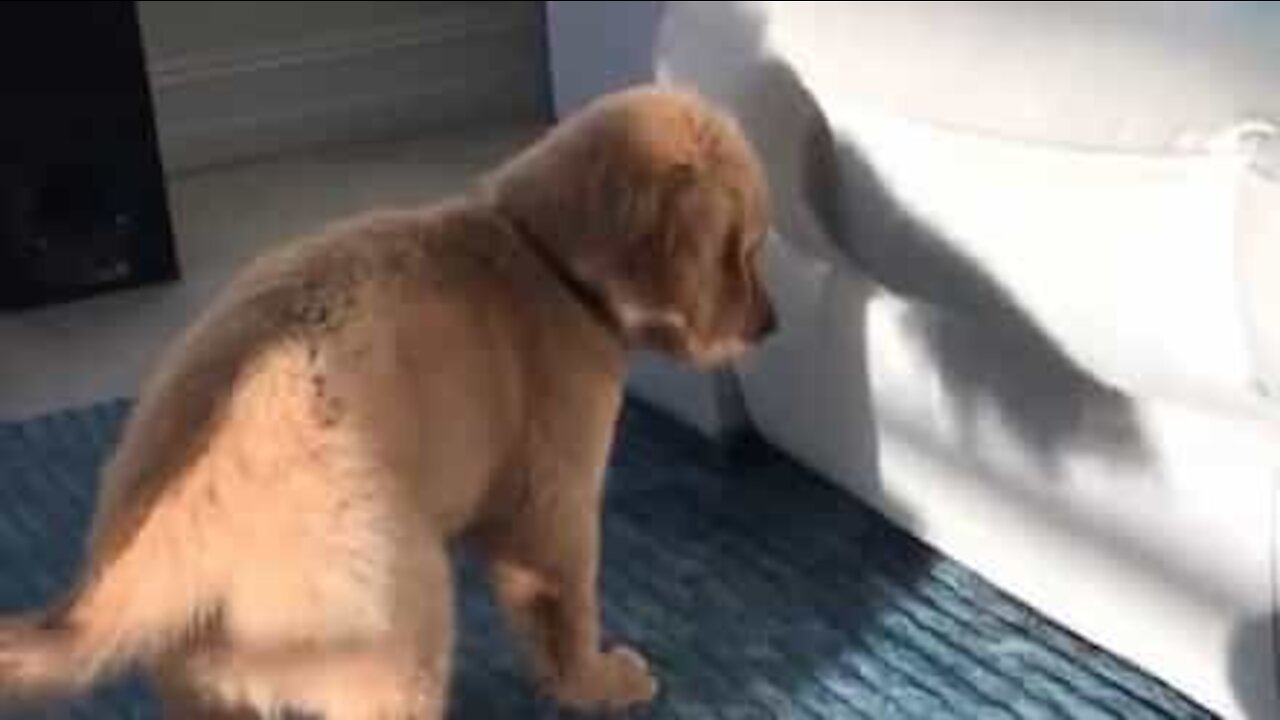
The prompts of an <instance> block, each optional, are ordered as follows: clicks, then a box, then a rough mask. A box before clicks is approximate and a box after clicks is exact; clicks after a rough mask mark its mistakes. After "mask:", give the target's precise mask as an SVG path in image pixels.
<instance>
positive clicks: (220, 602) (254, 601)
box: [0, 87, 773, 720]
mask: <svg viewBox="0 0 1280 720" xmlns="http://www.w3.org/2000/svg"><path fill="white" fill-rule="evenodd" d="M767 222H768V220H767V216H766V188H765V183H764V180H763V178H762V176H761V171H760V169H759V167H758V165H757V162H756V160H755V157H754V155H753V153H752V150H751V149H750V148H749V146H748V144H747V142H746V141H745V139H744V138H743V136H742V135H741V134H740V132H739V130H738V129H737V128H736V126H735V125H734V124H733V123H732V122H731V121H730V120H728V119H727V118H725V117H722V116H721V115H720V114H718V112H717V111H715V110H713V109H712V108H711V107H709V106H708V105H707V104H705V103H704V102H702V101H701V100H699V99H698V98H696V97H694V96H692V95H689V94H685V93H682V92H675V91H668V90H661V89H656V88H647V87H640V88H633V89H629V90H626V91H623V92H619V93H617V94H614V95H611V96H608V97H606V98H603V99H601V100H599V101H597V102H595V103H594V104H593V105H591V106H589V107H588V108H586V109H585V110H583V111H581V112H579V113H577V114H576V115H575V116H573V117H571V118H570V119H568V120H566V121H565V122H563V123H561V124H560V125H559V126H558V127H556V128H554V129H553V130H551V131H550V132H548V133H547V135H546V136H545V137H544V138H543V139H541V140H540V141H538V142H537V143H535V144H533V145H532V146H531V147H530V148H529V149H527V150H526V151H525V152H524V153H523V154H520V155H518V156H517V157H515V158H514V159H512V160H511V161H510V162H509V163H507V164H506V165H504V166H502V167H500V168H499V169H497V170H496V172H494V173H493V174H492V175H491V176H489V177H487V178H485V179H484V181H483V182H481V183H478V186H477V188H476V189H475V190H474V191H472V192H470V193H469V194H466V195H465V196H462V197H459V198H457V199H454V200H451V201H448V202H444V203H442V204H439V205H435V206H432V207H426V208H421V209H408V210H392V211H382V212H375V213H372V214H369V215H366V216H363V217H358V218H355V219H353V220H350V221H346V222H343V223H341V224H337V225H335V226H333V227H331V228H329V229H328V230H327V231H325V232H323V233H321V234H319V235H317V236H316V237H312V238H309V239H305V240H301V241H299V242H297V243H295V244H292V245H291V246H288V247H285V248H284V249H281V250H279V251H276V252H273V253H270V254H268V255H266V256H265V257H263V258H261V259H259V260H258V261H256V262H254V263H252V264H250V266H249V267H247V268H246V269H245V270H244V271H243V272H242V273H241V274H240V275H239V276H238V277H237V278H236V279H234V281H233V282H232V283H231V285H230V287H229V288H228V289H227V291H226V292H225V293H224V294H223V295H222V296H221V297H220V299H219V300H217V301H216V302H215V303H214V304H213V305H212V307H211V308H209V310H208V311H207V312H206V313H205V314H204V315H203V316H202V318H200V319H199V320H198V321H197V322H196V323H195V324H194V325H193V326H192V327H191V328H190V329H189V330H188V332H187V333H186V334H185V335H184V336H183V338H182V339H181V340H180V341H179V342H178V343H177V344H176V346H175V347H174V348H172V350H171V351H170V352H169V353H168V354H167V355H166V356H165V357H164V358H163V359H162V361H161V363H160V365H159V367H158V369H157V372H156V373H155V375H154V376H153V377H152V378H151V379H150V382H149V383H148V384H147V385H146V387H145V388H144V389H143V392H142V394H141V396H140V398H139V400H138V402H137V404H136V406H135V407H134V409H133V412H132V414H131V416H130V419H129V422H128V424H127V427H126V428H125V431H124V434H123V437H122V439H121V441H120V443H119V445H118V447H117V449H116V451H115V453H114V455H113V457H112V459H111V460H110V462H109V464H108V465H107V467H106V468H105V476H104V484H103V488H102V494H101V496H100V500H99V507H98V514H97V516H96V518H95V523H94V527H93V531H92V533H91V537H90V547H89V553H88V558H87V564H86V567H85V569H84V572H83V574H82V575H81V578H80V580H79V581H78V583H77V584H76V585H75V587H74V588H72V589H71V590H70V592H68V594H67V595H66V598H65V600H64V601H62V602H61V603H59V604H57V605H56V606H55V607H52V608H50V609H48V610H46V611H44V612H42V613H39V614H38V615H37V616H33V617H24V618H14V619H11V620H9V621H7V622H6V624H4V625H3V626H2V627H0V694H3V695H4V696H6V697H9V698H22V699H30V698H40V697H44V698H48V697H51V696H53V695H55V694H63V693H70V692H75V691H78V690H82V689H85V688H87V687H89V686H90V685H91V684H93V683H95V682H98V681H100V680H103V679H105V678H107V677H110V676H112V675H114V674H118V673H120V672H123V671H126V670H132V669H140V670H143V671H145V672H148V673H149V674H150V675H151V676H152V677H154V678H155V680H156V684H157V687H158V688H159V690H160V692H161V695H162V698H163V701H164V703H165V706H166V712H168V713H169V714H170V715H172V716H173V717H181V718H195V717H229V716H233V717H240V716H244V717H260V716H275V715H279V714H280V713H283V712H286V711H296V712H305V713H309V714H314V715H319V716H322V717H326V718H330V719H342V720H347V719H356V718H370V719H372V718H379V719H381V718H415V719H416V718H438V717H440V716H441V715H442V714H443V712H444V709H445V705H446V703H447V696H446V692H447V683H448V681H449V674H450V649H451V646H452V632H453V629H452V627H453V619H452V617H451V609H452V608H453V598H452V596H451V588H450V582H451V573H450V565H449V560H448V553H449V550H450V548H451V547H452V546H453V545H454V544H455V543H456V542H467V543H470V544H471V546H472V547H474V548H476V549H477V550H478V552H479V554H481V555H482V556H483V557H484V558H485V560H486V561H487V563H488V565H489V567H490V568H491V573H492V580H493V586H494V589H495V592H496V595H497V597H498V599H499V600H500V602H501V604H502V606H503V607H504V609H505V610H506V612H507V613H508V615H509V619H510V623H511V626H512V628H513V629H514V631H515V632H516V634H517V635H518V636H520V637H521V638H522V639H523V645H524V647H525V649H526V650H527V653H528V656H529V658H530V660H531V665H532V668H533V670H534V672H535V674H536V676H537V679H538V680H539V681H540V682H541V683H542V684H543V686H544V687H545V689H546V691H547V692H548V693H550V694H551V695H552V696H553V697H555V698H556V699H557V700H559V701H561V702H563V703H565V704H567V705H569V706H573V707H578V708H595V709H609V708H621V707H624V706H628V705H631V704H635V703H643V702H645V701H647V700H649V699H650V698H652V697H653V695H654V693H655V692H656V689H657V685H656V683H655V681H654V680H653V678H652V677H651V675H650V673H649V670H648V669H647V667H646V664H645V662H644V660H642V659H641V656H640V655H639V654H638V653H636V652H634V651H632V650H629V649H626V648H613V649H609V648H604V647H601V642H600V632H599V618H598V615H599V603H598V600H597V589H596V584H597V574H598V567H597V564H598V561H599V554H600V547H599V543H600V523H601V517H600V513H601V500H602V495H603V473H604V470H605V463H606V457H607V455H608V452H609V448H610V444H611V442H612V435H613V431H614V424H615V420H616V416H617V414H618V411H619V404H620V401H621V394H622V387H623V380H624V375H625V371H626V360H627V355H628V353H629V352H630V351H632V350H634V349H641V348H653V349H658V350H661V351H665V352H668V353H671V354H673V355H675V356H678V357H681V358H685V359H687V360H689V361H690V362H693V363H696V364H699V365H714V364H717V363H721V362H724V361H727V360H729V359H731V358H733V357H735V356H736V355H738V354H739V353H741V352H743V351H744V349H745V348H747V347H748V346H749V345H750V344H751V343H753V342H754V341H756V340H758V339H760V338H761V337H763V336H764V335H765V334H767V333H768V332H769V330H770V328H771V327H772V325H773V314H772V310H771V307H770V303H769V301H768V299H767V297H766V294H765V292H764V291H763V289H762V287H761V282H760V278H759V276H758V273H757V268H756V252H757V249H758V248H759V247H760V242H761V239H762V236H763V234H764V232H765V228H766V224H767Z"/></svg>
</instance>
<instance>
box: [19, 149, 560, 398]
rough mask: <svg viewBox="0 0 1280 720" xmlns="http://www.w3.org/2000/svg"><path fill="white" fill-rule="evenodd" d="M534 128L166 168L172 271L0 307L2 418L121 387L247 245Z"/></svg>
mask: <svg viewBox="0 0 1280 720" xmlns="http://www.w3.org/2000/svg"><path fill="white" fill-rule="evenodd" d="M536 132H537V131H536V129H533V128H506V129H495V130H483V131H473V132H468V133H465V134H456V135H441V136H438V137H433V138H430V139H425V140H415V141H401V142H394V143H379V144H368V145H360V146H348V147H329V148H324V149H318V150H312V151H309V152H307V153H303V154H296V155H291V156H282V157H279V158H275V159H271V160H264V161H260V162H255V163H251V164H243V165H236V166H229V167H225V168H219V169H214V170H206V171H203V172H200V173H196V174H192V175H188V176H185V177H180V178H175V179H172V180H171V182H170V188H169V197H170V204H171V210H172V214H173V221H174V226H175V233H176V236H177V243H178V253H179V257H180V259H181V263H182V268H183V278H182V280H181V281H179V282H178V283H176V284H172V285H166V286H163V287H153V288H147V289H140V290H131V291H125V292H120V293H113V294H110V295H103V296H100V297H97V298H93V299H90V300H85V301H81V302H77V303H72V304H67V305H60V306H55V307H49V308H43V309H39V310H34V311H28V312H23V313H17V314H0V420H12V419H20V418H24V417H30V416H33V415H38V414H41V413H45V412H49V411H51V410H56V409H58V408H63V407H68V406H74V405H81V404H85V403H90V402H94V401H98V400H103V399H108V398H115V397H122V396H127V395H129V394H131V393H132V392H133V391H134V389H135V388H136V387H137V384H138V382H139V380H140V379H141V377H142V376H143V374H144V373H145V372H146V371H147V369H148V368H149V367H150V366H151V363H152V361H153V359H154V358H155V357H156V354H157V352H158V351H159V350H160V348H161V347H162V346H163V345H164V343H165V342H166V341H167V340H169V339H170V338H172V336H173V335H174V333H175V332H176V331H178V330H179V329H181V327H182V326H183V325H184V324H185V323H186V322H188V321H189V320H190V319H191V318H192V316H193V315H194V314H195V313H196V312H198V311H199V309H200V308H201V307H203V305H204V304H205V303H206V302H207V301H208V300H209V298H210V296H211V294H212V293H214V292H215V291H216V290H217V289H218V288H219V287H221V286H222V285H223V284H224V283H225V282H226V280H227V279H228V277H229V276H230V274H231V273H232V272H233V271H234V269H235V268H236V267H238V266H239V265H240V263H241V262H243V261H244V260H245V259H246V258H247V257H249V256H252V255H254V254H256V253H257V252H259V251H261V250H262V249H264V248H266V247H269V246H270V245H272V244H273V243H278V242H281V241H287V240H289V239H290V238H294V237H297V236H298V235H301V234H305V233H307V232H309V231H311V230H313V229H315V228H316V227H318V226H319V225H321V224H322V223H324V222H326V221H328V220H331V219H334V218H337V217H340V216H343V215H346V214H349V213H352V212H356V211H359V210H363V209H367V208H370V207H374V206H379V205H398V204H414V203H420V202H423V201H429V200H432V199H436V198H439V197H441V196H444V195H447V194H449V193H451V192H454V191H457V190H460V189H462V188H463V187H465V186H466V185H467V184H468V183H469V182H471V181H472V180H473V179H474V178H475V177H476V176H477V174H478V173H479V172H482V171H483V170H484V169H486V168H488V167H491V166H493V165H494V164H496V163H498V162H500V161H501V160H502V159H503V158H504V157H505V156H506V155H507V154H508V153H510V152H512V151H513V150H514V149H516V148H517V147H518V146H519V145H520V144H522V143H523V142H525V141H527V140H529V139H531V138H532V137H534V135H535V134H536Z"/></svg>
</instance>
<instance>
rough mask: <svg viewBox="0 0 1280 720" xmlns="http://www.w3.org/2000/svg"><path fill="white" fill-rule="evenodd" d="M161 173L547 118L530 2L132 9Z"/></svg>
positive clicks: (542, 58)
mask: <svg viewBox="0 0 1280 720" xmlns="http://www.w3.org/2000/svg"><path fill="white" fill-rule="evenodd" d="M139 14H140V19H141V23H142V30H143V39H144V43H145V46H146V50H147V56H148V63H149V65H150V75H151V82H152V88H153V92H154V95H155V104H156V115H157V124H158V126H159V127H158V129H159V135H160V144H161V148H162V151H163V153H164V157H165V164H166V166H167V167H168V168H169V170H171V171H173V170H185V169H188V168H191V167H198V166H202V165H207V164H212V163H222V162H228V161H232V160H237V159H240V158H243V157H246V156H250V155H254V154H260V153H269V152H277V151H280V150H284V149H288V148H289V147H291V146H298V145H303V144H311V143H318V142H326V141H347V140H354V139H373V138H376V137H384V136H394V135H410V134H417V133H421V132H423V131H425V130H429V129H432V128H435V127H439V126H442V125H446V124H450V123H461V122H467V123H475V122H506V121H526V122H527V121H530V120H537V119H540V116H544V115H546V114H547V113H548V112H549V110H550V109H549V108H547V107H546V105H547V98H548V96H549V88H548V83H547V72H546V55H545V42H546V40H545V37H544V34H543V29H542V7H541V3H538V2H528V1H526V2H483V3H474V2H384V1H378V2H351V1H348V2H305V3H303V2H299V3H292V2H279V1H275V2H265V1H258V2H207V1H206V2H190V1H189V0H183V1H182V2H174V1H170V0H144V1H143V2H141V3H140V4H139Z"/></svg>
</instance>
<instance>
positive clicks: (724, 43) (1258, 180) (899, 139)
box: [553, 2, 1280, 720]
mask: <svg viewBox="0 0 1280 720" xmlns="http://www.w3.org/2000/svg"><path fill="white" fill-rule="evenodd" d="M1277 39H1280V3H1251V2H1223V3H1205V2H1178V3H1169V2H1156V3H1141V2H1119V3H1114V2H1113V3H1026V2H1013V3H994V2H990V3H988V2H967V3H964V2H961V3H911V2H905V3H904V2H898V3H892V4H890V3H880V2H860V3H835V4H819V3H805V2H801V3H795V2H788V3H719V2H693V3H679V2H677V3H667V8H666V10H665V15H664V18H663V22H662V25H661V30H660V35H659V42H658V46H657V50H656V62H657V69H658V76H659V78H660V79H661V80H662V81H663V82H668V83H673V84H682V85H690V86H693V87H696V88H697V89H699V90H700V91H702V92H703V93H705V94H707V95H710V96H712V97H713V98H715V99H717V100H719V101H720V102H721V103H723V104H724V105H725V106H726V107H727V108H729V109H730V110H732V111H733V112H734V113H735V114H737V115H738V116H739V118H740V119H741V121H742V122H743V124H744V126H745V127H746V129H747V132H748V134H749V135H751V136H752V138H753V140H754V141H755V142H756V144H757V146H758V147H759V148H760V150H761V152H762V154H763V155H764V157H765V161H766V164H767V166H768V169H769V173H770V179H771V183H772V184H773V192H774V196H775V203H776V206H777V208H776V210H777V223H776V230H777V233H776V237H775V238H774V240H773V242H772V243H771V244H770V253H769V265H768V274H769V282H770V285H771V288H772V291H773V293H774V295H775V298H776V300H777V302H778V304H779V310H780V319H781V328H782V331H781V333H780V334H779V335H778V336H777V337H776V339H775V340H774V341H772V342H771V343H770V344H769V345H768V346H766V347H765V348H763V349H762V350H761V351H760V352H759V353H757V354H756V355H754V356H753V357H752V358H750V359H749V360H748V361H746V362H744V363H743V364H742V366H741V367H739V368H737V369H736V371H735V373H734V375H735V377H736V380H737V383H736V384H737V387H738V388H739V390H740V394H741V398H742V400H743V406H744V407H743V409H735V408H734V407H733V395H732V393H728V392H726V388H730V385H728V384H726V380H725V378H724V377H720V378H713V379H707V378H698V377H693V376H681V375H680V374H678V373H676V372H675V371H672V370H671V369H670V368H659V369H653V368H650V369H649V370H646V371H642V373H641V374H640V377H639V379H638V381H637V384H638V386H639V387H640V388H641V392H643V393H644V394H647V395H649V396H650V397H652V398H655V399H657V400H659V401H660V402H664V403H665V404H667V405H668V406H669V407H672V408H673V409H675V410H677V411H678V412H681V413H682V414H683V415H684V416H686V417H688V418H690V419H692V420H694V421H695V422H698V423H699V424H700V425H702V426H703V427H704V429H713V430H714V429H715V425H716V423H717V422H719V421H723V420H724V419H725V418H732V417H735V416H737V415H740V414H741V413H742V412H743V410H745V415H746V417H747V418H749V420H750V421H751V422H752V423H753V424H754V425H755V426H756V428H758V430H759V431H760V432H761V433H762V434H763V435H764V436H765V437H766V438H767V439H769V440H770V441H772V442H773V443H775V444H777V445H779V446H780V447H782V448H784V449H786V450H788V451H790V452H791V453H792V454H794V455H795V456H796V457H797V458H799V459H800V460H801V461H803V462H805V463H807V464H809V465H811V466H812V467H813V468H815V469H817V470H818V471H820V472H821V473H823V474H824V475H825V476H827V477H828V478H830V479H831V480H832V481H834V482H836V483H838V484H840V485H841V486H843V487H845V488H847V489H848V490H850V491H851V492H853V493H856V494H857V495H858V496H860V497H862V498H864V499H865V500H867V501H868V502H870V503H871V504H873V505H875V506H877V507H878V508H880V509H881V510H883V512H885V513H886V514H887V515H888V516H890V517H891V518H893V519H895V520H896V521H897V522H899V523H900V524H902V525H903V526H904V527H906V528H907V529H908V530H909V531H911V532H912V533H914V534H916V535H918V536H919V537H921V538H923V539H925V540H926V541H928V542H930V543H931V544H933V545H935V546H936V547H938V548H939V549H940V550H942V551H943V552H945V553H946V554H948V555H951V556H953V557H955V558H957V559H958V560H960V561H962V562H964V563H966V564H968V565H969V566H971V567H973V568H975V569H976V570H977V571H979V572H980V573H982V574H983V575H985V576H986V577H987V578H989V579H990V580H992V581H993V582H995V583H996V584H998V585H999V586H1001V587H1003V588H1005V589H1006V590H1008V591H1009V592H1011V593H1013V594H1014V595H1015V596H1017V597H1019V598H1020V599H1022V600H1023V601H1025V602H1027V603H1028V604H1030V605H1032V606H1033V607H1035V608H1037V609H1039V610H1040V611H1042V612H1044V613H1045V614H1047V615H1048V616H1050V617H1052V618H1054V619H1055V620H1057V621H1059V622H1061V623H1062V624H1064V625H1065V626H1067V627H1069V628H1071V629H1072V630H1074V631H1076V632H1078V633H1079V634H1081V635H1083V636H1084V637H1086V638H1088V639H1090V640H1091V641H1093V642H1096V643H1098V644H1099V645H1101V646H1103V647H1106V648H1107V649H1109V650H1111V651H1113V652H1115V653H1117V654H1119V655H1121V656H1124V657H1126V658H1129V659H1130V660H1132V661H1134V662H1135V663H1137V664H1139V665H1140V666H1142V667H1143V668H1145V669H1146V670H1148V671H1149V672H1151V673H1152V674H1154V675H1156V676H1158V677H1160V678H1163V679H1164V680H1166V681H1167V682H1169V683H1170V684H1171V685H1173V686H1175V687H1176V688H1178V689H1179V690H1181V691H1183V692H1185V693H1187V694H1188V695H1189V696H1190V697H1192V698H1194V699H1195V700H1197V701H1199V702H1200V703H1202V704H1204V705H1205V706H1206V707H1208V708H1210V709H1212V710H1214V711H1216V712H1217V713H1219V714H1221V715H1222V716H1223V717H1225V718H1247V719H1248V720H1263V719H1270V718H1276V717H1280V699H1278V695H1280V679H1278V678H1280V672H1278V670H1277V668H1278V666H1280V662H1278V660H1277V652H1278V651H1277V641H1278V638H1280V628H1278V627H1277V617H1278V616H1277V583H1278V582H1280V546H1278V542H1280V540H1278V537H1280V532H1278V530H1277V516H1278V515H1280V132H1278V129H1277V125H1280V42H1277ZM553 51H554V49H553ZM691 403H692V405H691Z"/></svg>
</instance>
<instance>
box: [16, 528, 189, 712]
mask: <svg viewBox="0 0 1280 720" xmlns="http://www.w3.org/2000/svg"><path fill="white" fill-rule="evenodd" d="M168 510H169V508H166V507H165V506H164V505H163V504H161V506H159V507H157V508H156V510H155V512H154V513H153V517H152V519H151V522H148V524H147V526H146V527H144V528H142V529H141V530H139V532H138V533H137V534H136V535H135V538H134V541H133V542H132V543H131V544H130V545H129V547H128V548H127V549H125V550H124V551H123V552H121V553H120V554H119V555H117V556H116V557H115V558H114V559H113V561H112V562H111V563H109V564H107V565H103V566H100V567H98V568H96V569H95V571H94V572H92V573H91V574H90V575H89V576H88V577H87V578H86V579H85V580H84V581H82V582H81V583H80V584H79V585H78V586H77V587H76V588H75V589H74V590H73V591H72V593H71V594H70V595H69V596H68V598H67V599H66V600H64V601H63V602H62V603H61V604H59V605H57V606H54V607H52V608H50V609H47V610H44V611H41V612H38V613H34V614H31V615H25V616H15V617H10V618H4V619H0V699H3V700H5V701H20V702H22V701H29V700H38V699H49V698H54V697H61V696H66V695H69V694H75V693H79V692H82V691H85V690H87V689H88V688H89V687H90V686H92V685H94V684H95V683H97V682H98V681H100V680H103V679H109V678H111V677H112V676H116V675H119V674H122V673H124V672H126V671H128V670H129V669H131V668H132V667H133V666H135V665H138V664H139V663H143V662H146V661H151V660H154V659H156V658H157V657H159V656H160V655H161V654H163V653H164V652H166V651H167V650H170V649H172V648H174V647H175V646H176V645H177V644H178V643H180V642H182V641H184V640H186V639H187V638H189V637H190V636H191V635H192V634H193V633H195V632H197V631H199V630H201V629H203V628H205V627H207V624H208V623H207V620H208V619H209V618H210V617H211V615H212V608H213V607H214V604H213V603H211V602H209V601H207V598H208V597H209V596H210V595H209V592H208V589H209V585H208V583H207V582H203V583H202V582H201V579H200V578H199V575H198V573H197V572H193V567H192V563H193V561H195V560H196V558H195V557H194V555H193V554H192V553H191V551H190V548H189V547H186V548H184V547H180V546H176V545H175V544H174V543H172V542H170V543H167V544H166V543H164V542H163V540H164V539H165V538H164V537H161V535H173V533H172V531H171V530H168V531H167V530H166V528H165V527H164V525H165V524H167V523H166V521H169V520H172V519H173V518H168V517H164V516H165V515H168V514H170V513H169V512H167V511H168ZM157 516H159V517H157ZM197 564H198V563H197ZM202 585H203V586H204V587H203V588H202V587H201V586H202Z"/></svg>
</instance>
